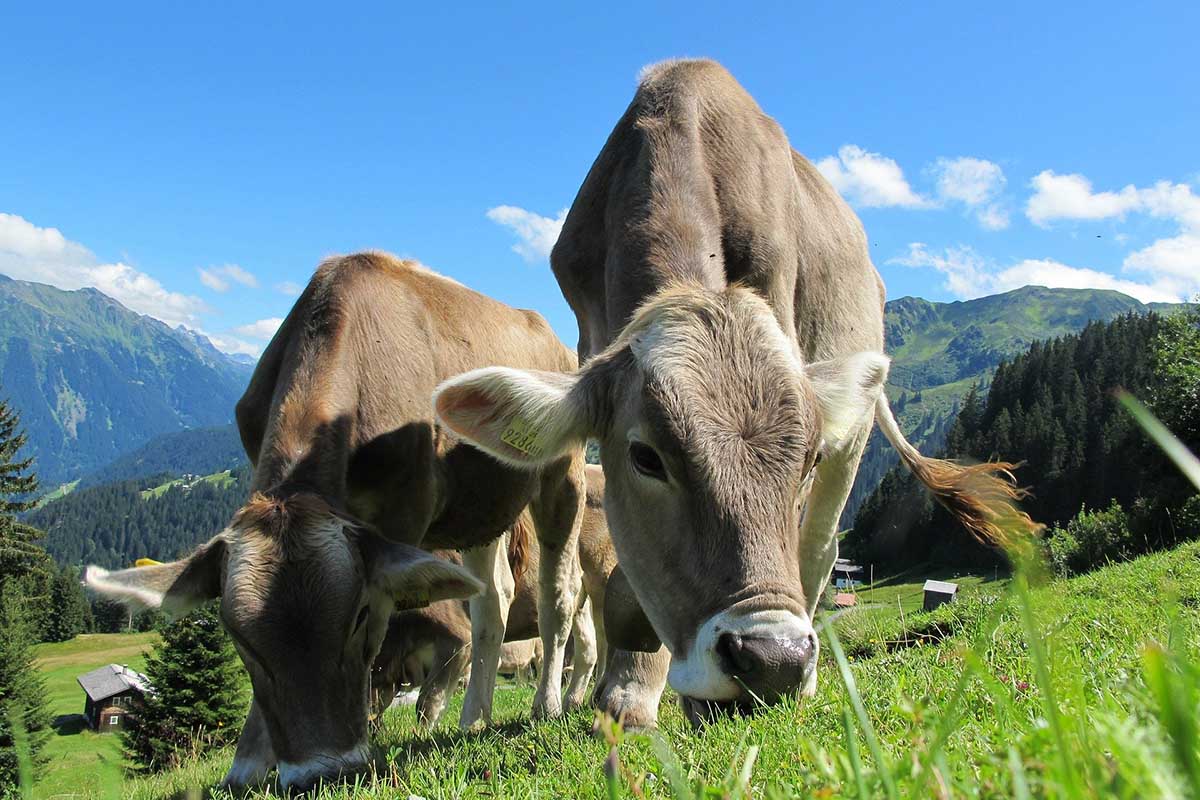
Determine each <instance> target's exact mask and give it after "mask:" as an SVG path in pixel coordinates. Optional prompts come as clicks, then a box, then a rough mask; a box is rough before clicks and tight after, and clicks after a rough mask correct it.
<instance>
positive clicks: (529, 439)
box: [500, 417, 546, 458]
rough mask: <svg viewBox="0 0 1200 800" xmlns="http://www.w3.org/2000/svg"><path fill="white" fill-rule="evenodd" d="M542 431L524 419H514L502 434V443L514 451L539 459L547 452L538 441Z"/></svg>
mask: <svg viewBox="0 0 1200 800" xmlns="http://www.w3.org/2000/svg"><path fill="white" fill-rule="evenodd" d="M541 433H542V432H541V430H539V429H538V428H535V427H533V426H532V425H530V424H529V423H528V422H526V421H525V420H524V419H523V418H522V417H513V418H512V419H511V420H509V421H508V427H507V428H505V429H504V433H502V434H500V441H502V442H504V443H505V444H506V445H508V446H509V447H511V448H513V449H514V450H520V451H521V452H522V453H524V454H525V455H527V456H533V457H534V458H538V457H540V456H541V455H542V453H544V452H545V450H546V448H545V446H544V445H543V444H542V443H541V442H540V441H538V439H539V438H540V437H541Z"/></svg>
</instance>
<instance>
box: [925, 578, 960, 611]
mask: <svg viewBox="0 0 1200 800" xmlns="http://www.w3.org/2000/svg"><path fill="white" fill-rule="evenodd" d="M957 594H958V584H957V583H947V582H946V581H935V580H928V581H925V610H926V611H933V610H934V609H935V608H937V607H938V606H941V605H945V604H946V603H953V602H954V598H955V596H956V595H957Z"/></svg>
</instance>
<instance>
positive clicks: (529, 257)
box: [487, 206, 567, 264]
mask: <svg viewBox="0 0 1200 800" xmlns="http://www.w3.org/2000/svg"><path fill="white" fill-rule="evenodd" d="M487 218H488V219H490V220H491V221H492V222H497V223H499V224H501V225H503V226H505V227H506V228H510V229H512V231H513V233H515V234H516V235H517V238H518V239H520V241H519V242H517V244H514V245H513V248H512V249H513V252H515V253H517V254H518V255H520V256H521V257H522V258H524V259H525V260H526V261H528V262H530V263H531V264H536V263H538V262H540V261H545V260H546V259H548V258H550V251H551V250H553V249H554V243H555V242H557V241H558V234H559V233H561V232H562V226H563V221H564V220H566V218H567V209H565V208H564V209H563V210H562V211H559V212H558V216H557V217H554V218H553V219H551V218H550V217H543V216H542V215H541V214H535V213H534V212H532V211H526V210H525V209H523V208H518V207H517V206H496V207H495V208H489V209H488V211H487Z"/></svg>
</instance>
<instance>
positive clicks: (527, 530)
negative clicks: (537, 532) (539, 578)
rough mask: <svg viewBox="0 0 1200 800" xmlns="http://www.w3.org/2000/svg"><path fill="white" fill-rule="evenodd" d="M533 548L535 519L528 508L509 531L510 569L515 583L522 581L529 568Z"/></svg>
mask: <svg viewBox="0 0 1200 800" xmlns="http://www.w3.org/2000/svg"><path fill="white" fill-rule="evenodd" d="M532 546H533V517H531V516H530V514H529V509H528V508H526V509H525V510H523V511H522V512H521V514H520V516H518V517H517V521H516V522H514V523H513V524H512V528H510V529H509V531H508V568H509V569H510V570H512V576H513V581H519V580H521V576H522V575H523V574H524V573H525V568H526V567H528V566H529V548H530V547H532Z"/></svg>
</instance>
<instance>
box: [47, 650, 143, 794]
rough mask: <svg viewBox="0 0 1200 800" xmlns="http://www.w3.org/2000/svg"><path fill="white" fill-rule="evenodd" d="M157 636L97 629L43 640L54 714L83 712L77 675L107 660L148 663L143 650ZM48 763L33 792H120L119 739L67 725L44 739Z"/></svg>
mask: <svg viewBox="0 0 1200 800" xmlns="http://www.w3.org/2000/svg"><path fill="white" fill-rule="evenodd" d="M156 639H157V634H154V633H95V634H85V635H83V636H77V637H75V638H74V639H72V640H71V641H69V642H62V643H58V644H42V645H38V646H37V649H36V657H37V667H38V670H39V671H40V672H41V673H42V677H43V679H44V680H45V683H46V696H47V700H48V701H49V708H50V714H51V716H52V717H58V716H60V715H70V714H82V713H83V704H84V695H83V689H81V688H80V686H79V684H78V683H77V682H76V680H75V679H76V678H77V677H78V676H80V675H82V674H83V673H85V672H88V671H90V670H93V669H95V668H96V667H101V666H104V665H105V664H113V663H116V664H125V665H128V666H130V667H132V668H133V669H136V670H141V669H143V668H144V667H145V657H144V653H145V652H146V650H148V649H149V647H150V645H151V644H152V643H153V642H154V641H155V640H156ZM45 754H46V756H47V762H46V766H45V768H44V769H43V771H42V774H41V776H40V779H39V780H38V782H37V783H35V784H34V787H33V796H34V797H35V798H41V799H44V800H48V799H49V798H77V797H78V798H85V797H86V798H108V797H121V796H122V786H123V784H124V769H123V767H122V757H121V739H120V737H119V736H116V735H113V734H98V733H93V732H92V731H91V730H88V729H86V728H83V729H81V726H80V725H78V724H69V725H65V726H62V727H60V728H59V729H58V733H56V734H52V735H51V737H50V740H49V742H48V743H47V744H46V750H45Z"/></svg>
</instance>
